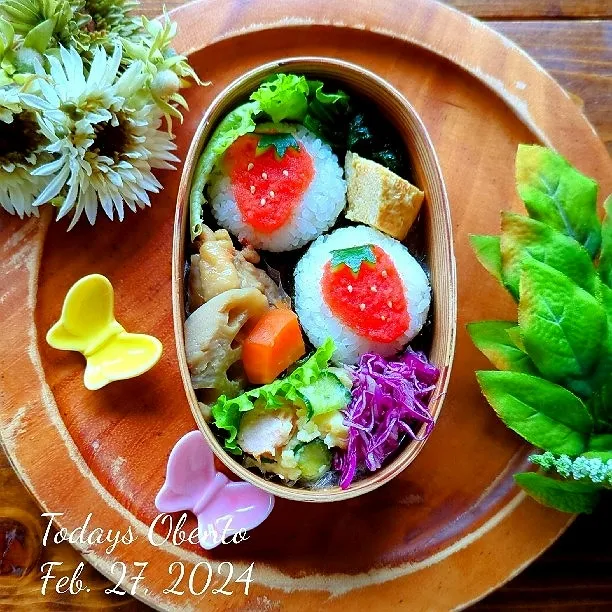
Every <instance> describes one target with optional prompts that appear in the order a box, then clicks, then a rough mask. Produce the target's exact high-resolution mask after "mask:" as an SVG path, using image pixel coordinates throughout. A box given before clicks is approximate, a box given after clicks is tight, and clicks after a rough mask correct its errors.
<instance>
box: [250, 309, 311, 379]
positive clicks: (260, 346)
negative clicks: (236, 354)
mask: <svg viewBox="0 0 612 612" xmlns="http://www.w3.org/2000/svg"><path fill="white" fill-rule="evenodd" d="M305 353H306V347H305V346H304V339H303V338H302V331H301V330H300V324H299V322H298V318H297V315H296V314H295V312H293V311H292V310H289V309H288V308H272V309H271V310H268V312H266V313H265V314H263V315H262V316H261V318H260V319H259V321H257V323H256V324H255V326H254V327H253V329H252V330H251V331H250V332H249V334H248V335H247V337H246V338H245V340H244V342H243V344H242V363H243V366H244V371H245V374H246V375H247V378H248V379H249V381H250V382H251V383H253V384H256V385H265V384H267V383H270V382H272V381H273V380H274V379H275V378H276V377H277V376H278V375H279V374H280V373H281V372H282V371H283V370H286V369H287V368H288V367H289V366H290V365H291V364H292V363H294V362H296V361H297V360H298V359H299V358H300V357H302V356H303V355H304V354H305Z"/></svg>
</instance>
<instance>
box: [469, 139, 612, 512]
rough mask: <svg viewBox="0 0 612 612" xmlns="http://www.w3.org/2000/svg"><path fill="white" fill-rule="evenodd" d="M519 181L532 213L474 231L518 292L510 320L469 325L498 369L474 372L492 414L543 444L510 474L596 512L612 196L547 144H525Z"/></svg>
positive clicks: (609, 335)
mask: <svg viewBox="0 0 612 612" xmlns="http://www.w3.org/2000/svg"><path fill="white" fill-rule="evenodd" d="M516 185H517V190H518V193H519V196H520V197H521V199H522V200H523V202H524V204H525V207H526V209H527V211H528V213H529V216H523V215H517V214H514V213H502V222H501V235H500V236H484V235H475V236H471V237H470V239H471V243H472V247H473V248H474V251H475V253H476V256H477V258H478V259H479V261H480V262H481V264H482V265H483V266H484V267H485V269H486V270H488V271H489V272H490V273H491V274H492V275H493V276H494V277H495V278H496V279H497V280H499V281H500V283H501V284H502V285H503V286H504V288H505V289H506V290H507V291H508V292H509V293H510V295H511V296H512V297H513V298H514V300H515V301H516V302H517V306H518V316H517V319H518V321H517V322H514V321H482V322H477V323H470V324H469V325H468V326H467V327H468V332H469V334H470V336H471V338H472V341H473V342H474V344H475V345H476V347H477V348H478V349H479V350H480V351H481V352H482V353H484V355H485V356H486V357H487V358H488V359H489V360H490V361H491V363H492V364H493V365H494V366H495V367H496V368H497V369H498V370H499V371H481V372H477V374H476V376H477V379H478V382H479V384H480V387H481V389H482V391H483V394H484V395H485V397H486V398H487V400H488V402H489V403H490V404H491V406H492V407H493V409H494V410H495V412H496V413H497V415H498V416H499V417H500V418H501V419H502V421H503V422H504V423H505V424H506V425H507V426H508V427H509V428H510V429H512V430H513V431H515V432H516V433H517V434H519V435H520V436H521V437H522V438H524V439H525V440H526V441H527V442H529V443H530V444H533V445H534V446H537V447H539V448H541V449H542V450H543V451H544V453H542V454H534V455H532V456H531V457H530V461H531V462H532V463H533V464H534V465H536V466H539V467H540V468H541V470H542V471H541V472H539V473H537V472H524V473H521V474H517V475H516V476H515V480H516V482H517V484H518V485H519V486H520V487H522V488H523V489H524V490H525V491H526V492H527V493H528V494H529V495H531V496H532V497H533V498H534V499H536V500H537V501H539V502H540V503H542V504H545V505H547V506H551V507H553V508H557V509H558V510H562V511H564V512H586V513H589V512H592V510H593V508H594V507H595V505H596V503H597V501H598V499H599V496H600V494H601V491H602V490H604V489H609V488H612V198H610V197H609V198H608V199H607V201H606V202H605V204H604V209H605V218H604V221H603V223H602V222H600V220H599V217H598V215H597V192H598V185H597V183H596V182H595V181H594V180H593V179H591V178H589V177H587V176H584V175H583V174H581V173H580V172H579V171H578V170H577V169H576V168H574V167H572V166H571V165H570V164H569V163H568V162H567V160H565V159H564V158H563V157H561V156H560V155H559V154H557V153H555V152H554V151H551V150H550V149H547V148H544V147H540V146H535V145H520V146H519V148H518V152H517V156H516Z"/></svg>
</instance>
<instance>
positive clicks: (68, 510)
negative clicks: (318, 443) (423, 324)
mask: <svg viewBox="0 0 612 612" xmlns="http://www.w3.org/2000/svg"><path fill="white" fill-rule="evenodd" d="M174 18H175V19H177V20H178V22H179V27H180V32H181V34H180V35H179V38H178V39H177V46H178V48H179V50H180V51H182V52H186V53H190V55H191V60H192V63H193V64H194V66H195V68H196V69H197V70H198V71H199V73H200V74H201V75H202V76H203V77H204V78H208V79H210V80H211V81H212V82H213V84H212V86H210V87H208V88H206V89H193V90H191V91H190V92H189V95H188V98H189V102H190V104H191V107H192V112H191V113H190V114H189V115H188V116H187V117H186V121H185V124H184V125H183V127H182V128H181V129H180V132H179V138H178V144H179V149H180V155H181V156H184V155H185V152H186V150H187V147H188V145H189V140H190V137H191V134H192V133H193V131H194V129H195V127H196V126H197V124H198V121H199V118H200V116H201V114H202V112H203V109H204V108H205V107H206V105H207V104H208V103H209V102H210V101H211V100H212V98H213V97H214V95H215V94H216V93H218V92H219V91H220V90H221V89H222V88H223V87H224V86H225V85H226V84H227V83H228V82H230V81H231V80H232V79H233V78H235V77H236V76H237V75H238V74H240V73H242V72H244V71H245V70H247V69H248V68H250V67H253V66H256V65H259V64H261V63H264V62H266V61H269V60H272V59H275V58H278V57H282V56H288V55H313V54H316V55H328V56H332V57H340V58H342V59H345V60H347V61H351V62H354V63H357V64H361V65H362V66H364V67H365V68H368V69H370V70H372V71H373V72H376V73H377V74H379V75H380V76H382V77H383V78H385V79H387V80H388V81H389V82H390V83H391V84H392V85H394V86H395V87H397V88H398V89H400V90H401V91H402V92H403V93H404V95H405V96H406V97H407V98H408V99H409V100H410V101H411V102H412V104H413V105H414V106H415V107H416V109H417V111H418V112H419V113H420V115H421V117H422V118H423V120H424V122H425V124H426V125H427V127H428V130H429V132H430V135H431V137H432V139H433V141H434V144H435V145H436V148H437V152H438V155H439V158H440V161H441V165H442V170H443V172H444V175H445V180H446V184H447V188H448V192H449V199H450V202H451V208H452V218H453V231H454V236H455V252H456V255H457V268H458V296H459V301H458V304H459V313H458V315H459V316H458V319H459V320H458V325H459V327H458V333H457V352H456V358H455V365H454V369H453V374H452V378H451V383H450V387H449V391H448V398H447V400H446V403H445V408H444V412H443V416H442V418H441V420H440V422H439V424H438V426H437V428H436V430H435V432H434V434H433V435H432V437H431V439H430V440H429V442H428V444H427V445H426V447H425V449H424V450H423V452H422V453H421V454H420V455H419V457H418V459H417V460H416V461H415V462H414V463H413V464H412V465H411V466H410V468H409V469H408V470H406V471H405V472H404V473H403V474H402V475H400V476H399V477H398V478H396V479H395V480H393V481H392V482H391V483H390V484H389V485H387V486H385V487H382V488H381V489H379V490H377V491H375V492H373V493H371V494H369V495H366V496H364V497H362V498H358V499H354V500H349V501H346V502H341V503H338V504H332V505H317V506H313V505H310V504H298V503H295V502H290V501H286V500H279V501H278V503H277V505H276V508H275V510H274V512H273V514H272V515H271V517H270V518H269V519H268V520H267V521H266V522H265V523H264V524H263V525H262V526H261V527H259V528H258V529H257V530H255V531H254V532H253V533H252V534H251V537H250V539H249V540H248V541H246V542H243V543H241V544H240V545H237V546H235V545H228V546H221V547H219V548H218V549H216V550H215V551H214V552H212V553H211V554H210V555H209V559H210V560H211V562H213V563H218V562H221V561H224V560H227V561H231V562H232V563H233V572H234V578H236V577H237V576H238V575H239V574H240V573H241V572H242V571H243V569H244V568H246V567H247V566H248V565H249V564H250V563H251V562H254V563H255V565H254V570H253V583H252V584H251V586H250V592H249V594H248V596H245V595H244V594H243V590H244V584H235V583H231V584H230V586H228V588H227V589H226V590H232V591H233V595H231V596H226V595H223V594H221V593H218V594H216V595H213V594H212V592H211V588H212V587H211V588H209V589H208V591H207V592H206V593H204V594H202V595H200V596H196V595H191V594H189V591H188V585H187V577H188V574H189V572H190V571H191V568H192V567H193V565H194V564H195V563H197V562H198V561H200V560H202V559H204V558H205V557H204V556H203V554H202V551H200V550H198V549H197V548H196V547H192V546H177V545H174V544H172V543H171V542H168V543H166V544H164V545H162V546H158V547H153V546H152V545H151V544H149V542H148V540H147V537H146V534H147V526H148V523H149V522H150V521H151V520H152V519H153V518H154V517H155V516H156V511H155V508H154V506H153V499H154V496H155V493H156V492H157V490H158V488H159V487H160V485H161V483H162V481H163V472H164V466H165V462H166V459H167V456H168V453H169V451H170V449H171V448H172V446H173V444H174V443H175V441H176V440H177V439H178V438H179V437H180V436H181V435H182V434H183V433H185V432H186V431H189V430H191V429H194V427H195V425H194V422H193V420H192V417H191V414H190V411H189V407H188V403H187V400H186V397H185V392H184V390H183V387H182V384H181V379H180V375H179V371H178V365H177V358H176V350H175V347H174V340H173V326H172V305H171V291H170V289H171V245H172V229H173V217H174V205H175V196H176V189H177V185H178V179H179V173H178V172H174V173H172V172H164V173H160V178H161V180H162V182H163V183H164V185H165V186H166V189H165V191H164V192H163V193H162V194H161V195H160V196H159V197H157V198H155V200H154V202H153V207H152V209H151V210H148V211H146V212H141V213H138V214H137V215H130V216H129V217H128V218H127V220H126V221H124V223H123V224H121V225H120V224H112V223H110V222H107V221H105V220H101V221H100V222H99V223H98V224H97V225H96V228H95V230H93V229H91V228H88V227H86V226H85V225H82V224H79V226H78V227H77V228H76V229H75V230H73V231H72V232H71V233H70V234H68V235H67V234H66V233H65V230H66V226H67V224H65V223H59V224H52V225H50V224H49V219H48V218H47V217H44V218H42V219H41V220H40V221H36V220H31V221H28V222H25V223H24V222H20V221H19V220H18V219H15V218H10V217H8V216H6V215H2V216H0V243H1V244H2V247H1V249H2V259H1V261H0V271H1V273H2V279H3V281H2V291H1V296H0V317H1V320H2V322H3V333H2V340H1V341H0V342H1V345H2V351H0V375H1V377H2V384H1V391H0V425H1V428H0V432H1V435H2V440H3V442H4V444H5V446H6V449H7V451H8V454H9V455H10V457H11V460H12V461H13V464H14V466H15V468H16V470H17V471H18V473H19V474H20V475H21V477H22V478H23V480H24V482H25V483H26V484H27V485H28V487H29V488H30V489H31V490H32V491H33V492H34V494H35V495H36V497H37V498H38V500H39V501H40V503H41V505H42V506H43V507H44V508H45V509H47V510H49V511H53V512H62V513H63V515H62V516H61V517H59V519H58V524H59V525H61V526H62V527H66V528H67V529H69V530H72V529H75V528H76V527H78V526H80V525H82V524H83V522H84V521H85V519H86V517H87V515H88V514H89V513H90V512H91V513H93V517H92V520H91V523H92V525H94V526H95V527H100V528H102V529H103V530H105V531H106V530H120V531H122V532H125V531H126V530H127V528H128V526H131V529H132V531H133V533H134V534H135V535H136V536H137V539H136V540H135V541H134V542H133V543H132V544H130V545H122V544H120V545H118V546H117V548H116V549H115V550H114V552H113V553H112V554H107V553H106V552H105V549H106V546H107V545H99V544H93V545H91V546H88V545H78V546H79V547H80V548H81V549H83V550H85V549H87V551H88V552H87V553H86V558H87V559H88V560H89V561H90V562H91V563H93V564H94V566H95V567H97V568H98V569H100V570H101V571H102V572H103V573H105V574H106V575H109V576H110V575H111V565H112V563H113V562H114V561H117V560H120V561H124V562H126V563H127V564H128V568H127V569H128V573H127V576H126V578H129V577H131V576H134V575H135V574H136V573H137V572H138V568H135V567H134V565H133V563H134V562H135V561H148V562H149V566H148V567H147V568H146V570H145V572H144V574H145V581H144V584H143V585H142V587H143V588H140V589H139V590H138V591H137V596H138V597H139V598H140V599H142V600H144V601H146V602H147V603H149V604H150V605H152V606H154V607H157V608H160V609H162V608H163V609H170V608H180V609H189V608H192V607H202V606H205V607H206V609H209V610H215V609H219V610H221V609H248V610H274V609H283V610H302V609H307V608H311V609H322V608H324V609H326V610H346V609H367V608H368V607H369V608H371V609H374V610H385V609H389V610H392V609H395V608H397V607H402V606H403V607H406V608H409V609H410V610H431V609H448V608H450V607H461V606H465V605H467V604H468V603H469V602H471V601H473V600H475V599H477V598H480V597H482V596H483V595H485V594H486V593H487V592H488V591H490V590H491V589H493V588H495V587H496V586H498V585H499V584H501V583H502V582H504V581H506V580H508V579H509V578H511V577H512V576H513V575H514V574H516V573H517V572H518V571H520V570H521V568H523V567H524V566H525V565H526V564H527V563H529V562H530V561H531V560H532V559H533V558H534V557H535V556H536V555H538V554H539V553H540V552H542V551H543V550H544V549H545V548H546V547H547V546H548V545H549V544H550V543H551V542H552V541H553V540H554V539H555V538H556V537H557V536H558V535H559V534H560V533H561V532H562V531H563V530H564V529H565V527H566V526H567V525H568V523H569V521H570V520H571V517H568V516H567V515H562V514H558V513H556V512H553V511H551V510H547V509H545V508H542V507H539V506H537V505H536V504H534V503H533V502H531V501H530V500H528V499H526V498H525V497H524V496H523V495H522V494H520V493H519V492H518V491H517V490H516V489H515V488H514V486H513V484H512V479H511V474H512V473H514V472H515V471H517V470H518V469H521V467H522V466H523V464H524V463H525V458H526V455H527V453H528V450H529V449H527V448H526V447H525V446H524V445H522V444H521V442H520V441H519V439H518V438H517V437H516V436H514V435H513V434H512V433H510V432H509V431H507V430H506V429H505V428H504V427H503V426H502V425H501V423H500V422H499V421H498V420H497V418H496V417H495V416H494V414H493V411H492V410H491V409H490V408H489V407H488V406H487V405H486V403H485V402H484V401H483V400H482V398H481V396H480V394H479V392H478V388H477V386H476V384H475V380H474V370H475V369H478V368H481V367H486V362H485V360H484V358H482V357H481V356H480V355H479V354H478V352H477V351H476V350H475V349H474V348H473V346H472V345H471V343H470V342H469V340H468V338H467V335H466V333H465V331H464V325H465V323H466V322H468V321H472V320H477V319H480V318H485V317H486V318H494V317H500V318H508V317H511V316H512V315H513V314H514V308H513V305H512V304H511V303H510V300H509V299H507V298H506V297H505V296H504V294H503V293H502V292H501V291H500V289H499V288H498V287H497V285H496V283H495V282H494V281H493V280H492V279H491V278H489V276H488V275H487V274H486V273H485V272H484V271H483V270H481V268H480V267H479V265H478V264H477V263H476V261H475V259H474V257H473V255H472V254H471V252H470V249H469V246H468V233H469V232H493V231H496V230H497V228H498V225H499V211H500V209H502V208H504V209H506V208H512V209H515V210H519V209H520V206H519V203H518V202H517V198H516V196H515V193H514V186H513V182H514V181H513V159H514V153H515V149H516V145H517V143H519V142H532V141H540V142H543V143H546V144H550V145H552V146H554V147H556V148H557V149H559V150H560V151H561V152H562V153H563V154H565V155H566V156H567V157H568V158H569V159H570V160H571V161H572V162H573V163H575V164H577V165H578V167H579V168H580V169H581V170H583V171H584V172H586V173H588V174H589V175H591V176H594V177H596V178H597V179H598V180H599V181H600V182H601V185H602V193H604V194H607V193H609V192H610V190H611V189H612V163H611V162H610V159H609V157H608V154H607V152H606V151H605V149H604V147H603V145H602V144H601V143H600V141H599V140H598V138H597V136H596V134H595V133H594V131H593V129H592V128H591V126H590V125H589V123H588V122H587V121H586V119H585V118H584V117H583V115H582V114H581V113H580V111H579V110H578V109H577V108H576V107H575V106H574V104H573V103H572V102H571V100H570V99H569V97H568V96H567V95H566V94H565V92H563V90H562V89H561V88H560V87H559V86H558V85H557V84H556V83H555V82H554V81H553V80H552V79H551V78H550V77H549V76H548V75H547V74H546V73H545V72H543V71H542V70H541V68H539V67H538V66H537V65H536V64H535V63H533V62H532V61H531V60H530V59H529V57H527V56H526V55H525V54H524V53H523V52H521V51H520V50H519V49H517V48H516V47H515V46H514V45H512V44H511V43H510V42H509V41H507V40H505V39H504V38H502V37H500V36H499V35H497V34H495V33H494V32H493V31H492V30H490V29H488V28H487V27H486V26H484V25H482V24H480V23H478V22H476V21H474V20H472V19H470V18H469V17H467V16H465V15H462V14H460V13H457V12H455V11H453V10H452V9H449V8H447V7H444V6H442V5H439V4H437V3H435V2H432V1H431V0H413V1H412V2H411V3H409V5H407V4H406V3H403V2H399V1H397V2H394V1H391V0H378V2H376V3H375V4H373V3H372V2H371V0H336V1H335V2H329V1H328V0H309V2H302V1H301V0H285V2H277V3H272V2H266V1H265V0H252V1H251V2H248V3H246V2H241V1H239V0H231V1H229V0H211V1H206V2H204V1H202V2H196V3H193V4H189V5H186V6H184V7H182V8H180V9H179V10H177V11H176V12H175V13H174ZM91 272H101V273H103V274H106V275H107V276H108V277H109V278H110V279H111V280H112V282H113V284H114V285H115V288H116V309H117V316H118V319H119V320H120V321H121V322H122V323H123V324H124V325H125V326H126V328H127V329H128V330H132V331H142V332H148V333H154V334H155V335H157V336H158V337H159V338H160V339H161V341H162V342H163V344H164V347H165V352H164V356H163V357H162V360H161V362H160V364H158V366H156V368H155V369H153V370H152V371H150V372H149V373H148V374H146V375H145V376H143V377H141V378H139V379H136V380H132V381H126V382H123V383H117V384H113V385H110V386H109V387H107V388H105V389H103V390H101V391H97V392H87V391H86V390H85V389H84V387H83V384H82V373H83V368H82V361H81V358H80V357H79V356H78V355H75V354H72V353H64V352H60V351H54V350H52V349H50V348H49V347H48V346H47V345H46V344H45V343H44V333H45V331H46V330H47V329H48V328H49V326H50V325H51V323H52V322H53V321H54V320H55V319H56V318H57V316H58V314H59V312H60V308H61V302H62V299H63V297H64V295H65V293H66V291H67V289H68V288H69V287H70V285H71V284H72V283H73V282H74V281H75V280H76V279H77V278H79V277H80V276H83V275H85V274H88V273H91ZM177 560H182V561H183V562H184V563H185V569H186V576H185V579H184V580H183V582H182V585H181V587H182V588H183V589H184V590H185V593H184V594H183V595H180V596H179V595H175V594H169V593H166V594H165V593H164V592H163V591H164V589H165V588H167V587H169V586H170V584H171V583H172V582H173V578H172V577H171V576H170V575H169V573H168V568H169V566H170V564H171V563H172V562H173V561H177ZM220 569H222V572H223V573H224V575H227V573H228V567H227V565H226V566H223V568H220ZM117 576H118V574H116V576H115V577H117ZM174 576H175V577H176V576H177V574H176V567H175V574H174ZM204 578H205V575H199V580H198V581H197V584H196V585H195V586H196V587H197V588H200V587H201V586H202V584H201V582H200V581H203V580H204ZM222 582H223V580H219V578H218V577H217V578H215V580H214V581H213V586H220V584H221V583H222ZM144 588H146V589H147V590H146V592H145V590H144Z"/></svg>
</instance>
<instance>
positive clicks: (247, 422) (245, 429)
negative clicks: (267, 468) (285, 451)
mask: <svg viewBox="0 0 612 612" xmlns="http://www.w3.org/2000/svg"><path fill="white" fill-rule="evenodd" d="M294 421H295V412H294V411H293V410H291V409H289V408H285V409H283V408H281V409H280V410H270V409H267V408H260V409H257V408H256V409H255V410H251V411H250V412H245V413H244V415H243V416H242V419H241V421H240V433H239V434H238V444H239V445H240V448H242V450H243V451H244V452H245V453H249V454H251V455H253V457H256V458H259V457H261V456H265V457H269V458H273V457H274V456H275V454H276V451H277V450H278V449H279V448H282V447H283V446H285V444H287V442H289V440H290V439H291V434H292V433H293V427H294Z"/></svg>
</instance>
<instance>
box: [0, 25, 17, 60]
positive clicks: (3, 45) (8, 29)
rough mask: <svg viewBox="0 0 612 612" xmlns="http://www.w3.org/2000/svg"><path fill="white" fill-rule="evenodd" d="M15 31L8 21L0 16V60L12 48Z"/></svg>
mask: <svg viewBox="0 0 612 612" xmlns="http://www.w3.org/2000/svg"><path fill="white" fill-rule="evenodd" d="M14 38H15V31H14V30H13V26H12V25H11V23H10V21H7V20H6V19H4V17H1V16H0V58H2V56H3V55H4V54H5V53H6V51H8V50H9V49H11V48H12V46H13V40H14Z"/></svg>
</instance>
